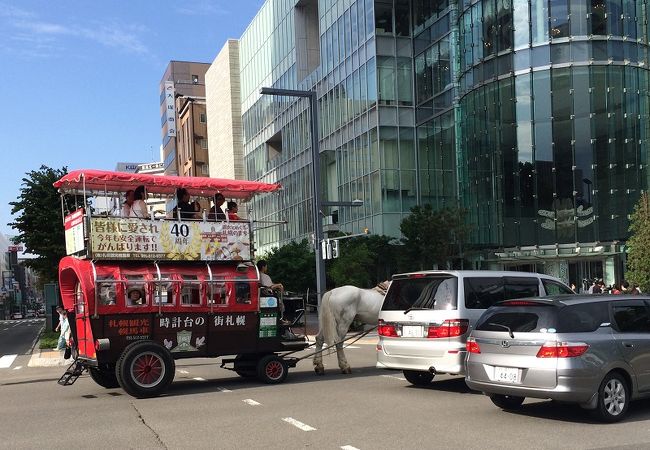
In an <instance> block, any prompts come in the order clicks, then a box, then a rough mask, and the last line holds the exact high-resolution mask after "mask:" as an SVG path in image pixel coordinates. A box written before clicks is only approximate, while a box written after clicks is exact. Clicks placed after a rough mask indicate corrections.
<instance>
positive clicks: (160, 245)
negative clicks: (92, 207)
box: [90, 217, 251, 261]
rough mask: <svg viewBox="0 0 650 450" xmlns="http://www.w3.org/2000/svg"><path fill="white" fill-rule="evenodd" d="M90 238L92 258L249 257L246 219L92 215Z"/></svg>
mask: <svg viewBox="0 0 650 450" xmlns="http://www.w3.org/2000/svg"><path fill="white" fill-rule="evenodd" d="M90 240H91V249H90V250H91V256H92V257H93V258H95V259H146V260H175V261H177V260H181V261H183V260H184V261H229V260H235V261H237V260H240V261H247V260H250V257H251V256H250V224H249V223H248V222H190V221H181V222H177V221H173V222H172V221H153V220H141V219H137V218H111V217H109V218H92V219H91V221H90Z"/></svg>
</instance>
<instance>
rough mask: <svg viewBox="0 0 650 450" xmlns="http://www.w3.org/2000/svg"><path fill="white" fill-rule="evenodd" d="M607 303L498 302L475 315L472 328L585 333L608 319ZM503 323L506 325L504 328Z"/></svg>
mask: <svg viewBox="0 0 650 450" xmlns="http://www.w3.org/2000/svg"><path fill="white" fill-rule="evenodd" d="M608 317H609V313H608V310H607V303H605V302H594V303H582V304H576V305H568V306H556V305H542V304H537V305H534V306H508V305H499V306H494V307H492V308H490V309H488V310H487V311H486V312H485V313H484V314H483V315H482V316H481V318H480V319H479V321H478V323H477V325H476V330H478V331H502V332H506V331H508V330H510V331H512V332H514V333H516V332H524V333H530V332H540V333H546V332H548V333H586V332H592V331H595V330H597V329H598V328H599V327H600V326H601V324H604V323H608V322H609V319H608ZM506 327H507V329H506Z"/></svg>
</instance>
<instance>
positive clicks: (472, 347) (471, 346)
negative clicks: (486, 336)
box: [465, 337, 481, 353]
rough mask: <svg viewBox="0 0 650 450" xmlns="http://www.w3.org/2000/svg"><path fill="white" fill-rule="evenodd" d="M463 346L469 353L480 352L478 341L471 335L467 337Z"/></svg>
mask: <svg viewBox="0 0 650 450" xmlns="http://www.w3.org/2000/svg"><path fill="white" fill-rule="evenodd" d="M465 348H466V349H467V351H468V352H469V353H481V347H479V346H478V342H476V339H474V338H473V337H468V338H467V342H466V343H465Z"/></svg>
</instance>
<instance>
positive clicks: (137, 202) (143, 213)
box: [129, 186, 149, 219]
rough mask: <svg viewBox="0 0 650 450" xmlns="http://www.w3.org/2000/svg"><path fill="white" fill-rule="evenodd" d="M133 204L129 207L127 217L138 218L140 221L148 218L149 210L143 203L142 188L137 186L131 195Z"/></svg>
mask: <svg viewBox="0 0 650 450" xmlns="http://www.w3.org/2000/svg"><path fill="white" fill-rule="evenodd" d="M133 198H134V200H133V204H132V205H131V212H130V214H129V217H138V218H140V219H148V218H149V210H148V209H147V204H146V203H145V202H144V186H138V187H137V188H136V189H135V192H134V193H133Z"/></svg>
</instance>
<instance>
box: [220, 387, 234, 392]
mask: <svg viewBox="0 0 650 450" xmlns="http://www.w3.org/2000/svg"><path fill="white" fill-rule="evenodd" d="M217 391H219V392H225V393H228V392H232V391H231V390H230V389H226V388H225V387H218V388H217Z"/></svg>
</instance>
